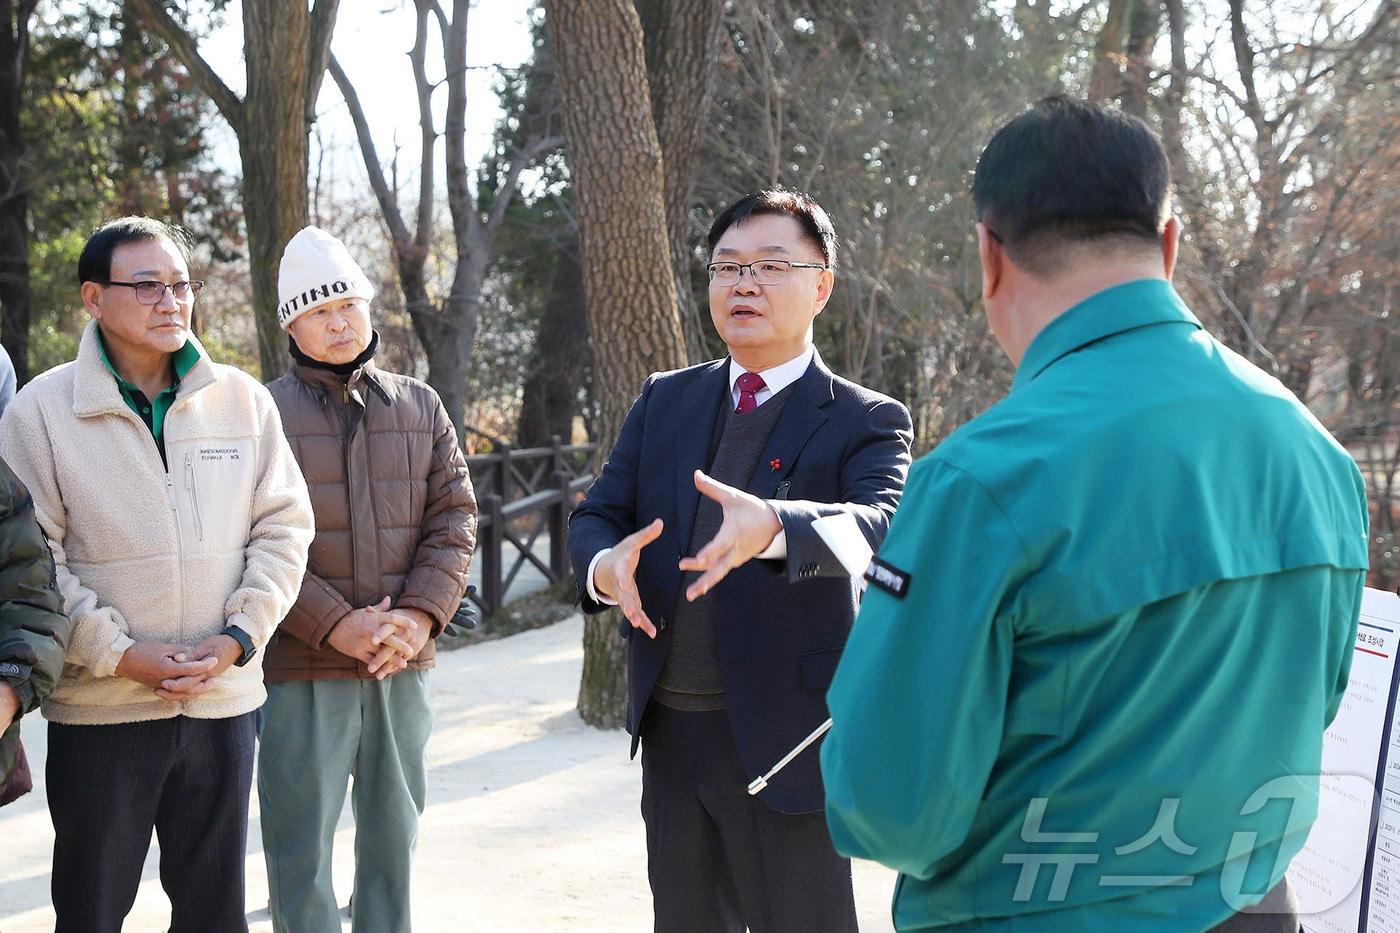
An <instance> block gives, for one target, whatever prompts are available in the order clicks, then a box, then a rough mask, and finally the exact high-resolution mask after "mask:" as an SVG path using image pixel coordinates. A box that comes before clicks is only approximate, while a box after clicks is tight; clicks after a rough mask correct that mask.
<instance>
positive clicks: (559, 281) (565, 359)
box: [515, 230, 588, 447]
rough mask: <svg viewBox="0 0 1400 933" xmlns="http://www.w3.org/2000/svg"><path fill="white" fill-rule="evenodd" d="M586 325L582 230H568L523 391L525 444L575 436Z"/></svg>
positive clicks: (521, 438)
mask: <svg viewBox="0 0 1400 933" xmlns="http://www.w3.org/2000/svg"><path fill="white" fill-rule="evenodd" d="M587 329H588V318H587V315H586V312H585V310H584V298H583V267H582V266H580V265H579V261H578V233H577V231H574V230H570V231H569V233H568V235H567V237H566V239H565V240H564V242H562V243H560V244H559V263H558V265H556V266H555V267H554V277H553V279H552V280H551V281H550V285H549V299H548V301H547V302H546V303H545V306H544V314H543V315H542V316H541V317H540V326H539V330H538V331H537V332H536V335H535V354H534V360H533V363H532V366H531V368H530V375H529V376H528V377H527V378H526V379H525V386H524V389H523V390H522V392H521V397H520V425H519V427H517V428H516V432H515V440H516V443H517V444H519V445H520V446H521V447H542V446H544V445H545V444H548V443H549V442H550V439H551V438H554V437H559V438H561V439H562V440H563V441H564V443H566V444H567V443H569V441H570V439H571V438H572V436H573V425H574V414H575V413H576V412H577V411H578V407H579V404H578V393H579V389H580V388H582V386H583V374H584V371H585V370H586V369H587V354H586V353H583V352H580V349H581V348H580V347H579V341H578V335H579V334H582V333H584V332H586V331H587Z"/></svg>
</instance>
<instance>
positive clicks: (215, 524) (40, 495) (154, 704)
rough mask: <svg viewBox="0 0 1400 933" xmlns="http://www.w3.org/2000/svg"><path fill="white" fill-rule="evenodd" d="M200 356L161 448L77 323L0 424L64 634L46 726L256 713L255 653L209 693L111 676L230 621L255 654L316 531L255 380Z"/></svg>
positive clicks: (92, 335) (272, 410) (259, 686)
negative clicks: (65, 346)
mask: <svg viewBox="0 0 1400 933" xmlns="http://www.w3.org/2000/svg"><path fill="white" fill-rule="evenodd" d="M191 340H192V341H193V342H194V343H195V346H196V347H197V348H198V350H199V355H200V359H199V361H198V362H197V363H195V365H194V366H193V367H191V368H190V370H189V372H188V373H186V375H185V378H184V379H183V380H182V381H181V383H180V388H179V391H178V393H177V394H176V397H175V401H174V403H173V404H172V405H171V407H170V410H169V412H168V413H167V414H166V418H165V449H166V459H167V462H168V463H169V468H168V469H167V468H166V466H165V465H164V464H162V463H161V458H160V452H159V450H157V449H156V445H155V441H154V439H153V438H152V437H151V432H150V430H149V429H148V428H147V427H146V425H145V424H144V423H142V421H141V419H140V418H138V417H137V415H136V414H135V413H134V412H133V411H132V410H131V409H130V408H128V407H127V405H126V403H125V402H124V401H123V400H122V397H121V394H120V392H119V391H118V389H117V383H116V380H115V379H113V378H112V374H111V373H110V372H109V371H108V370H107V368H106V367H105V366H104V365H103V363H102V359H101V356H100V352H99V349H98V344H97V328H96V324H95V323H91V322H90V323H89V324H88V326H87V329H86V330H84V332H83V336H82V341H81V343H80V345H79V348H78V358H77V359H76V360H74V361H73V362H71V363H65V364H63V365H62V366H58V367H56V368H54V369H51V370H49V371H48V372H46V373H44V374H43V375H41V376H38V377H36V378H35V379H34V380H33V381H31V382H30V383H29V384H28V385H26V386H25V387H24V388H23V389H22V390H21V391H20V392H19V394H18V395H16V396H15V399H14V401H13V402H12V403H11V404H10V405H9V407H8V408H7V409H6V410H5V414H4V417H3V418H0V455H3V457H4V459H5V460H6V461H7V462H8V463H9V464H10V466H11V468H12V469H13V470H14V472H15V473H16V475H18V476H19V477H20V479H21V480H22V481H23V482H24V484H25V486H27V487H28V488H29V491H30V493H31V495H32V496H33V498H34V512H35V516H36V517H37V518H38V520H39V525H40V527H41V528H43V530H44V534H45V535H46V536H47V537H48V539H49V544H50V546H51V547H52V549H53V555H54V562H55V564H56V565H57V572H58V584H59V591H60V592H61V593H62V594H63V601H64V610H65V611H66V612H67V614H68V616H69V617H70V618H71V619H72V621H73V636H72V640H71V642H70V643H69V646H68V654H67V656H66V657H65V659H64V670H63V674H62V676H61V677H60V679H59V682H58V685H57V686H56V687H55V688H54V690H53V693H51V694H50V695H49V697H48V699H46V700H45V701H44V704H43V707H42V709H43V713H44V716H45V718H47V719H50V720H52V721H54V722H62V723H71V724H76V725H99V724H111V723H122V722H140V721H143V720H151V719H168V718H171V717H174V716H182V715H183V716H191V717H194V718H197V719H222V718H226V717H229V716H237V715H240V714H242V713H246V712H250V711H251V710H254V709H257V708H258V707H259V706H261V705H262V703H263V700H264V699H266V696H267V693H266V691H265V690H264V689H263V678H262V652H261V651H259V653H258V655H257V656H256V657H255V658H254V660H253V661H252V662H250V663H249V664H247V665H245V666H244V667H237V666H234V667H230V668H229V669H228V670H226V671H225V672H224V673H222V674H220V675H219V676H218V677H217V678H215V679H214V682H213V687H212V689H210V690H209V692H207V693H205V694H203V695H202V696H199V697H196V698H194V699H191V700H185V701H173V700H163V699H161V698H160V697H158V696H156V695H155V693H153V692H152V691H151V689H150V688H148V687H145V686H143V685H141V684H139V683H136V682H135V681H131V680H127V679H125V678H123V677H118V676H116V674H115V671H116V666H117V662H118V661H120V660H121V657H122V654H123V652H125V651H126V649H127V648H129V647H130V646H131V645H132V644H133V643H134V642H135V641H137V640H153V641H168V642H174V643H176V644H181V645H190V646H193V645H196V644H198V643H199V642H200V641H202V640H204V639H205V638H207V637H209V636H210V635H214V634H216V633H218V632H221V631H222V630H223V629H224V627H225V626H226V625H229V624H233V625H237V626H239V627H240V628H242V629H244V630H245V631H247V632H248V633H249V634H250V635H251V636H252V637H253V641H254V643H255V644H256V645H257V646H258V647H259V648H261V647H262V646H263V645H265V644H266V643H267V641H268V639H269V638H271V636H272V632H273V630H274V629H275V628H276V627H277V624H278V623H279V622H280V621H281V619H282V617H283V616H284V615H286V613H287V610H288V609H290V608H291V605H292V603H293V601H294V600H295V599H296V595H297V592H298V590H299V589H300V586H301V578H302V574H303V573H304V571H305V569H306V555H307V549H308V548H309V547H310V544H311V539H312V537H313V535H314V531H315V526H314V523H313V519H312V514H311V503H310V499H309V498H308V496H307V491H306V483H305V482H304V481H303V480H302V476H301V471H300V470H299V469H298V467H297V463H296V459H295V458H294V457H293V456H292V451H291V448H290V447H289V446H288V444H287V441H286V438H285V437H284V436H283V434H282V422H281V419H280V418H279V416H278V413H277V407H276V405H274V404H273V402H272V397H271V396H270V395H269V394H268V392H267V390H266V389H265V388H263V387H262V385H260V384H259V383H258V382H257V380H255V379H254V378H253V377H251V376H249V375H248V374H247V373H244V372H241V371H239V370H237V369H234V368H233V367H230V366H223V365H220V364H217V363H214V362H212V361H211V360H210V359H209V356H208V354H207V353H205V351H204V348H203V347H202V346H199V343H198V341H194V338H191Z"/></svg>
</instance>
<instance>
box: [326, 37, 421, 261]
mask: <svg viewBox="0 0 1400 933" xmlns="http://www.w3.org/2000/svg"><path fill="white" fill-rule="evenodd" d="M328 65H329V71H330V73H331V77H332V78H333V79H334V80H335V84H336V87H338V88H340V96H341V97H343V98H345V106H346V108H348V109H349V111H350V119H351V120H352V121H353V122H354V124H355V136H356V138H357V139H358V140H359V142H360V154H361V155H362V156H363V157H364V161H365V173H366V174H367V175H369V184H370V187H371V188H373V189H374V196H375V198H376V199H378V201H379V209H380V210H381V211H382V212H383V214H384V222H385V223H386V224H387V225H388V227H389V234H390V236H392V237H393V238H394V245H395V248H396V249H398V250H399V251H402V250H403V245H404V244H409V243H412V242H413V238H412V237H411V236H410V235H409V232H408V226H407V225H406V224H405V223H404V220H403V215H402V214H401V213H399V204H398V197H397V195H396V194H395V193H394V192H393V190H391V189H390V187H389V184H388V182H387V181H385V179H384V167H383V166H382V165H380V163H379V154H378V153H377V152H376V151H375V148H374V137H373V136H372V135H371V134H370V131H369V121H368V120H366V119H365V111H364V108H363V107H362V106H360V96H359V94H357V93H356V92H355V86H354V85H353V84H351V83H350V77H349V76H348V75H346V73H345V69H343V68H341V67H340V62H339V61H337V60H336V57H335V56H334V55H332V56H331V57H330V61H329V63H328Z"/></svg>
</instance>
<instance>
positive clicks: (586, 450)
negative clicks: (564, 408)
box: [467, 432, 595, 618]
mask: <svg viewBox="0 0 1400 933" xmlns="http://www.w3.org/2000/svg"><path fill="white" fill-rule="evenodd" d="M476 433H480V432H476ZM491 440H492V441H493V446H494V448H495V449H494V450H492V452H491V453H485V454H470V455H468V457H467V467H468V469H469V470H470V471H471V477H472V485H473V486H474V487H475V488H476V498H477V506H478V508H479V509H480V517H479V518H478V522H477V537H476V556H475V557H474V558H473V559H474V561H475V562H476V564H477V565H478V566H479V567H480V569H481V584H480V587H479V589H477V590H476V591H474V592H469V593H468V598H469V599H470V600H471V601H472V602H473V603H474V604H475V605H476V606H477V608H478V609H479V610H480V611H481V614H482V616H483V617H486V618H489V617H490V616H491V615H492V613H494V612H495V611H496V610H497V609H499V608H500V607H501V605H502V604H503V603H504V602H505V597H506V593H507V592H508V591H509V590H510V588H511V585H512V584H514V583H515V582H516V579H517V578H518V577H519V575H520V572H521V570H522V569H524V568H525V567H526V566H531V567H533V568H534V569H535V570H538V571H539V572H540V573H541V574H542V575H543V576H544V577H545V579H546V580H548V581H549V582H551V583H553V582H557V581H558V580H561V579H563V578H564V577H566V576H567V575H568V574H569V556H568V551H567V549H566V547H565V545H566V538H567V535H568V524H569V512H570V510H572V509H573V506H574V502H575V500H576V499H577V497H578V494H579V493H581V492H583V491H584V490H586V489H587V488H588V487H589V485H590V484H591V483H592V482H593V474H592V472H591V471H590V467H591V465H592V462H593V451H594V449H595V445H593V444H564V443H562V442H561V441H560V440H559V439H558V438H557V437H556V438H555V439H554V443H553V444H551V445H550V446H548V447H527V448H522V449H515V448H513V447H511V445H510V444H508V443H506V442H504V441H501V440H500V439H498V438H491ZM542 535H548V538H549V552H548V557H547V559H543V560H542V559H541V557H540V555H538V554H536V553H535V544H536V542H537V541H539V539H540V537H541V536H542ZM507 546H509V547H510V548H511V549H513V554H512V553H510V552H509V551H508V550H507ZM508 560H509V566H507V561H508Z"/></svg>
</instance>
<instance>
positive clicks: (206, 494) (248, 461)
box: [170, 438, 253, 554]
mask: <svg viewBox="0 0 1400 933" xmlns="http://www.w3.org/2000/svg"><path fill="white" fill-rule="evenodd" d="M170 469H171V473H172V474H173V475H172V477H171V479H172V480H173V481H174V484H175V488H176V491H177V494H176V496H175V501H176V512H177V513H178V516H179V521H180V530H181V532H182V534H183V537H184V539H185V543H186V546H187V547H190V548H192V549H193V550H194V552H195V553H198V554H212V553H219V552H223V551H231V550H242V549H243V547H244V546H245V545H247V543H248V531H249V527H248V526H249V515H250V514H251V503H252V495H253V445H252V442H251V441H250V440H249V439H246V438H238V439H231V440H225V439H219V440H201V441H196V442H192V443H188V444H182V445H181V446H180V449H179V452H178V456H177V457H175V458H172V459H171V462H170Z"/></svg>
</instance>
